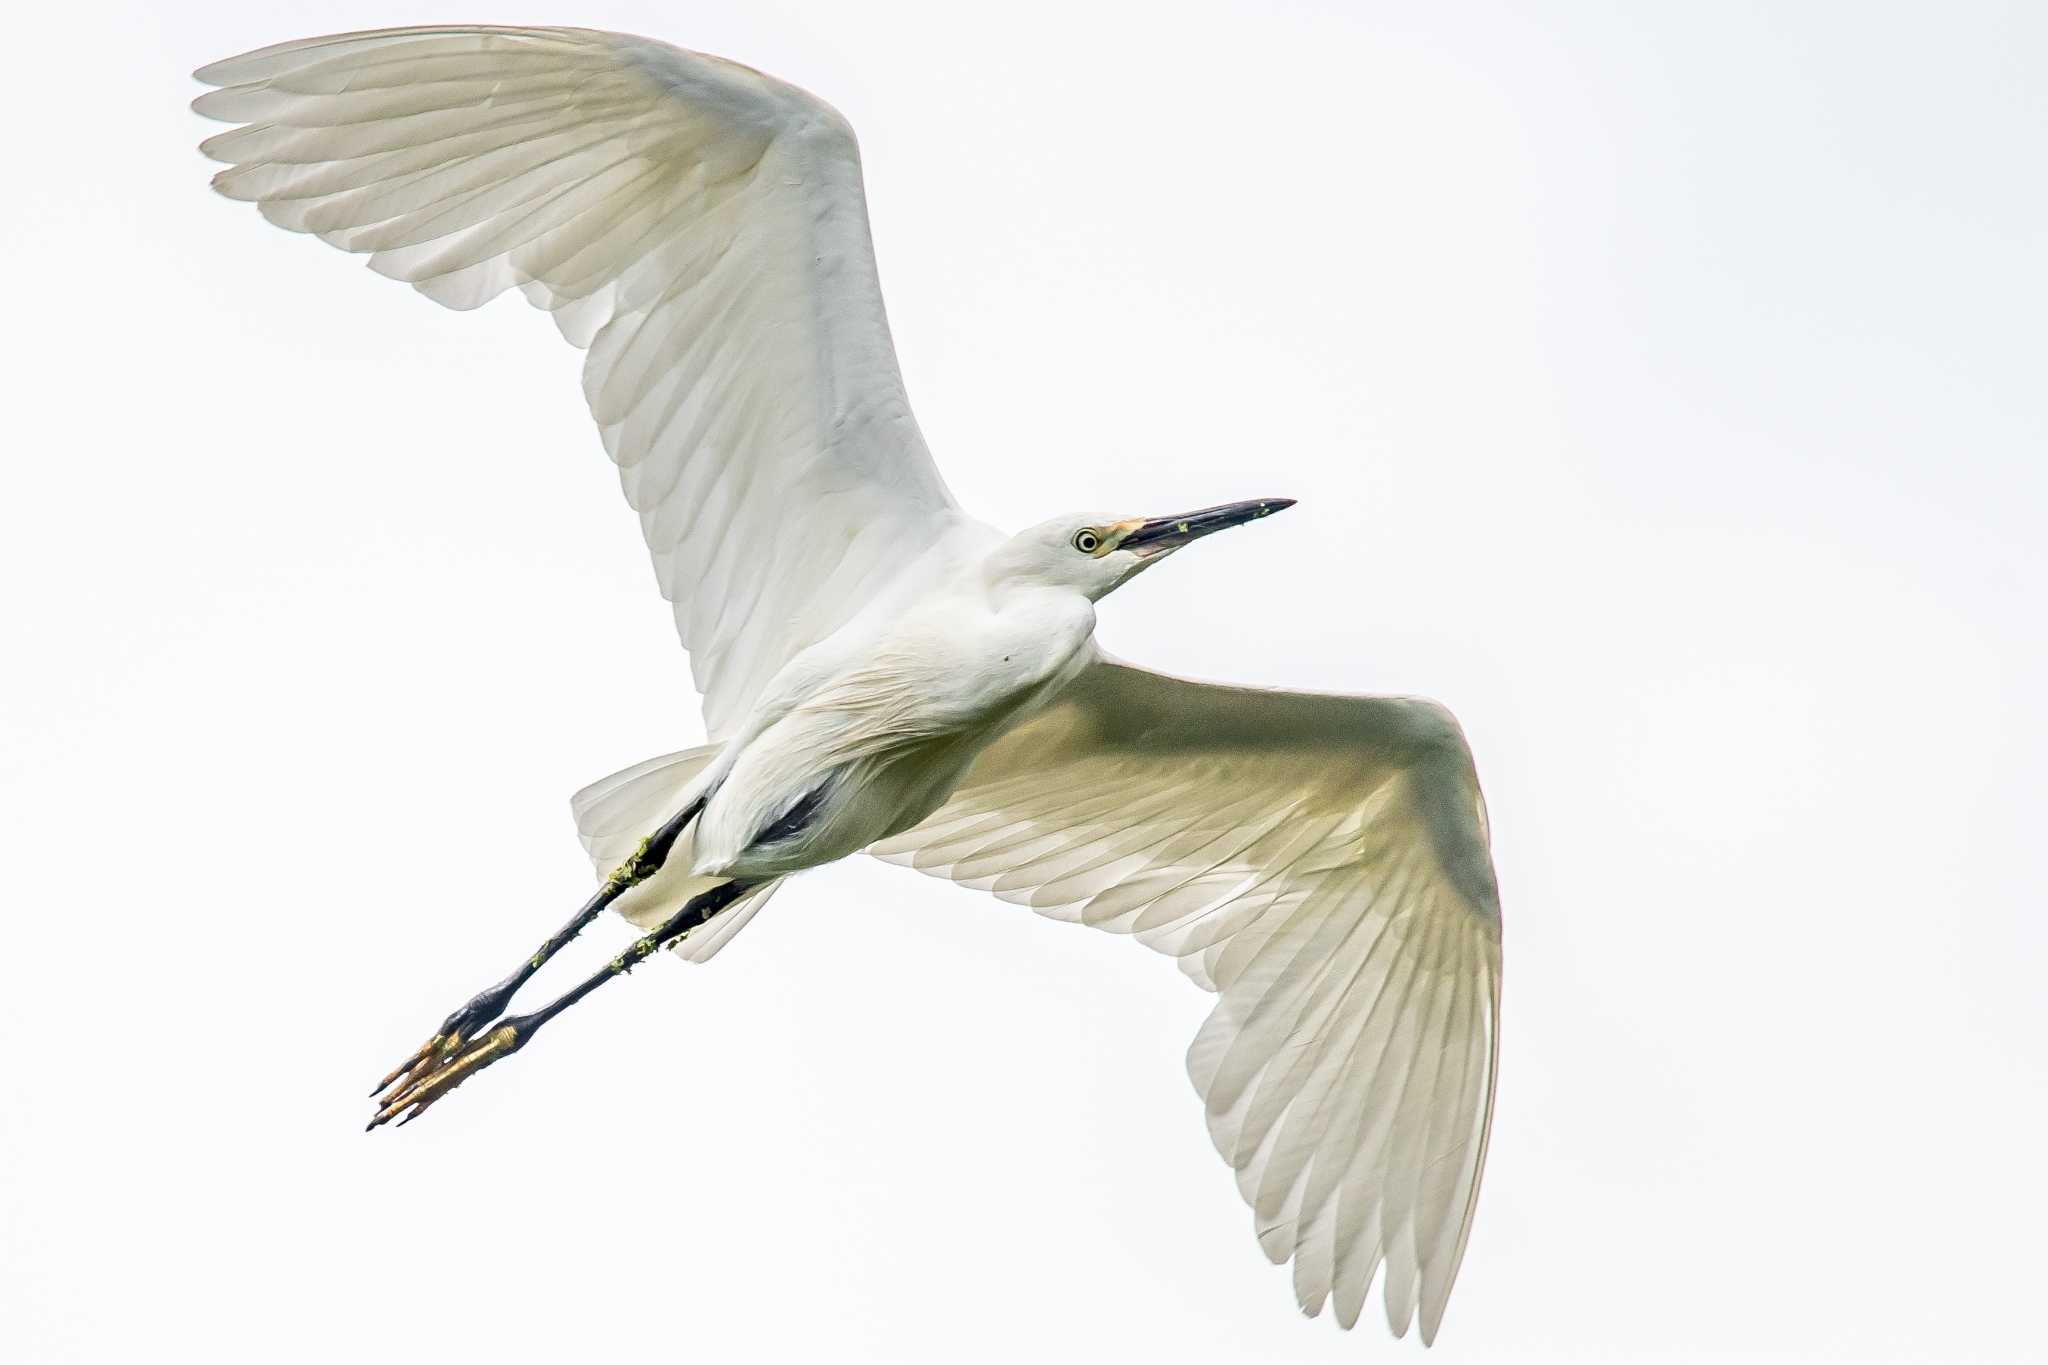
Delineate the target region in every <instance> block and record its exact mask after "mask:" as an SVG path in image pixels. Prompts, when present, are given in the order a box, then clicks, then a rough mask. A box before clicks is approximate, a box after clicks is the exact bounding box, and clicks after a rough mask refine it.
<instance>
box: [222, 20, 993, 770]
mask: <svg viewBox="0 0 2048 1365" xmlns="http://www.w3.org/2000/svg"><path fill="white" fill-rule="evenodd" d="M197 75H198V78H199V79H200V80H202V81H205V82H207V83H208V84H211V85H216V86H220V87H222V88H221V89H218V90H214V91H211V92H209V93H207V94H205V95H202V96H201V97H200V98H199V99H198V100H196V101H194V104H193V107H194V108H195V109H197V110H198V111H199V112H200V113H202V114H205V115H207V116H208V117H211V118H217V119H221V120H224V121H228V122H234V123H241V124H244V125H245V126H243V127H239V128H235V129H233V130H231V131H228V132H225V133H221V134H220V135H218V136H216V137H213V138H210V139H208V140H207V141H206V143H205V144H203V150H204V151H205V152H206V153H207V155H209V156H211V157H214V158H215V159H217V160H220V161H225V162H228V163H229V167H228V169H226V170H224V171H222V172H220V173H219V174H218V175H216V176H215V177H214V181H213V183H214V186H215V188H216V189H218V190H220V192H221V193H223V194H225V195H227V196H229V197H230V198H234V199H245V200H251V201H254V202H255V203H256V204H258V205H259V206H260V208H261V210H262V213H263V216H264V217H266V218H268V219H269V220H270V221H272V222H273V223H277V224H280V225H281V226H284V227H288V228H291V229H293V230H295V231H301V232H311V233H314V234H316V235H318V236H319V237H321V238H322V239H324V240H326V241H328V242H331V243H333V244H334V245H336V246H339V247H342V248H343V249H345V250H348V251H357V252H368V253H371V255H370V265H371V267H372V268H373V269H375V270H377V271H378V272H379V273H381V274H385V275H389V276H391V277H392V278H394V279H399V280H404V281H406V282H407V283H409V284H411V285H412V286H413V287H414V288H416V289H418V290H419V291H420V292H421V293H423V294H425V295H426V296H427V297H429V298H431V299H434V300H436V301H437V302H440V303H443V304H446V305H448V306H449V307H451V308H465V309H466V308H474V307H477V306H478V305H480V304H482V303H484V302H486V301H487V300H489V299H491V298H494V297H495V296H497V295H498V294H500V293H502V292H504V291H505V290H506V289H508V288H510V287H512V286H515V285H516V286H518V287H519V288H520V289H521V290H522V291H524V293H525V294H526V297H527V298H528V299H529V300H531V301H532V302H533V303H534V304H536V305H537V306H539V307H542V308H545V309H548V310H549V311H551V312H552V313H553V315H554V318H555V321H556V322H557V324H559V326H560V327H561V331H562V334H563V335H564V336H565V337H567V338H568V339H569V340H570V341H571V342H573V343H575V344H576V345H578V346H584V347H588V348H589V355H588V357H587V358H586V360H585V362H584V367H583V388H584V392H585V394H586V395H587V396H588V398H589V400H590V408H591V412H592V415H593V416H595V417H596V419H597V422H598V425H599V427H601V428H602V429H603V433H604V443H605V448H606V449H607V450H608V451H610V452H611V456H612V458H613V459H614V460H615V461H616V462H617V463H618V466H619V473H620V478H621V480H622V482H623V483H624V484H625V489H626V497H627V500H628V501H629V502H631V503H632V505H633V507H634V509H635V510H637V511H638V512H639V514H640V524H641V527H642V529H643V530H644V531H645V533H646V536H647V545H648V548H649V549H650V550H651V551H652V552H653V556H654V567H655V573H656V575H657V577H658V578H659V579H660V582H661V588H662V592H663V594H664V595H665V596H666V597H668V599H669V600H670V601H671V602H673V603H674V604H675V619H676V629H677V631H678V632H679V633H680V634H681V636H682V638H683V644H684V645H685V646H686V647H687V648H688V649H689V651H690V655H691V666H692V668H693V670H694V673H695V676H696V679H697V685H698V688H699V689H700V690H701V691H702V692H703V693H704V711H705V723H706V725H707V726H708V727H709V729H710V731H711V733H712V735H713V736H714V737H717V736H718V735H720V734H721V733H723V732H724V731H725V729H726V728H727V727H728V726H729V725H731V724H732V723H733V722H735V721H736V720H737V718H738V717H739V715H740V714H742V713H743V712H744V710H745V707H746V704H747V702H748V700H749V699H750V698H752V697H753V696H754V695H755V693H756V692H758V691H759V689H760V688H761V686H762V685H763V684H764V683H765V682H766V681H767V680H768V679H769V678H770V677H771V676H773V674H774V672H775V670H776V669H777V668H779V667H780V666H781V665H782V664H783V663H784V662H785V661H787V660H788V658H789V657H790V656H791V655H793V654H795V653H796V652H797V651H798V650H800V649H802V648H803V647H804V646H806V645H808V644H810V643H812V642H814V641H816V640H818V639H821V638H823V637H824V636H825V635H827V634H829V633H831V631H832V630H834V629H835V628H837V627H838V626H839V625H841V624H842V623H844V622H845V621H846V620H847V619H848V618H849V617H850V616H851V615H852V614H853V613H854V611H855V610H856V609H857V608H858V607H859V606H860V605H861V604H862V603H864V602H865V601H867V600H868V599H869V598H870V597H871V596H872V595H873V594H874V593H875V592H876V590H877V587H878V585H879V584H880V583H881V582H885V581H887V580H888V579H889V578H890V577H891V576H893V575H894V574H895V573H897V572H899V571H900V570H901V569H902V568H903V566H904V565H905V564H906V563H908V562H909V561H911V560H912V559H914V558H916V556H917V555H918V554H919V553H921V552H922V551H923V550H924V549H925V548H926V547H929V546H930V545H931V544H932V543H933V542H934V541H935V540H937V539H939V538H940V537H941V536H943V535H944V534H945V533H946V531H947V529H948V528H949V527H950V526H951V525H952V524H953V523H954V521H955V520H956V519H957V516H958V514H957V512H956V511H955V509H954V504H953V500H952V498H951V496H950V494H949V493H948V492H947V490H946V486H945V484H944V482H943V481H942V480H941V479H940V477H939V473H938V470H937V469H936V468H935V467H934V466H933V464H932V461H931V456H930V454H929V453H928V452H927V451H926V449H925V445H924V440H923V438H922V437H921V436H920V435H919V434H918V430H917V423H916V421H915V420H914V419H913V418H912V416H911V413H910V404H909V401H908V399H907V398H906V397H905V396H904V392H903V380H902V376H901V375H900V374H899V373H898V372H897V367H896V355H895V351H894V348H893V347H892V346H891V344H890V339H889V325H888V320H887V319H886V317H885V316H884V315H883V311H882V295H881V289H880V286H879V284H878V282H877V280H876V276H875V261H874V251H873V247H872V245H871V243H870V241H869V237H868V220H867V205H866V201H865V199H864V198H863V195H862V189H861V170H860V156H859V152H858V150H857V149H856V147H855V145H854V138H853V131H852V129H850V128H849V127H848V126H847V124H846V121H845V120H844V119H842V118H841V117H840V116H839V115H838V113H837V112H835V111H834V110H833V109H832V108H831V107H829V106H828V105H826V104H824V103H823V102H821V101H819V100H817V99H815V98H813V97H812V96H810V95H808V94H805V93H804V92H803V91H801V90H798V89H796V88H795V87H793V86H789V85H784V84H783V83H781V82H779V81H775V80H771V79H770V78H768V77H766V76H763V75H761V74H760V73H759V72H756V71H752V70H750V69H748V68H746V67H743V66H738V65H735V64H734V63H731V62H726V61H722V60H720V59H718V58H716V57H707V56H702V55H699V54H696V53H691V52H684V51H681V50H679V49H676V48H672V47H668V46H666V45H664V44H661V43H655V42H650V41H648V40H647V39H644V38H632V37H626V36H623V35H619V34H612V33H599V32H594V31H590V30H583V29H558V28H534V29H526V28H481V27H452V28H411V29H387V30H382V31H378V32H368V33H351V34H341V35H337V36H334V37H327V38H312V39H307V40H304V41H301V42H293V43H284V44H280V45H279V46H276V47H268V48H263V49H261V50H259V51H256V52H250V53H247V54H245V55H243V56H240V57H231V58H229V59H228V60H226V61H223V62H216V63H215V64H213V65H212V66H208V67H205V68H202V69H201V70H200V71H199V72H198V73H197Z"/></svg>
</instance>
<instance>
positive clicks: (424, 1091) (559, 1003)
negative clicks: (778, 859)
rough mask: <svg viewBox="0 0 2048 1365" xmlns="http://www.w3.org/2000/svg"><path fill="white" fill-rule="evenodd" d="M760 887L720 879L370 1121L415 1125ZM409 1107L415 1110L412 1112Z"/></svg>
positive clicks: (402, 1090)
mask: <svg viewBox="0 0 2048 1365" xmlns="http://www.w3.org/2000/svg"><path fill="white" fill-rule="evenodd" d="M758 885H759V883H758V882H744V881H739V880H734V881H729V882H720V883H719V884H718V885H717V886H714V887H712V888H711V889H710V890H708V891H704V892H700V893H699V894H697V895H695V896H692V897H691V898H690V901H689V903H688V904H687V905H685V906H684V907H683V908H682V909H681V910H678V911H677V912H676V913H675V914H673V915H671V916H670V917H669V918H668V919H666V920H664V921H663V922H662V924H661V926H660V927H659V928H657V929H655V930H653V931H652V932H650V933H648V934H647V935H645V936H644V937H642V938H639V939H636V940H634V942H633V945H632V946H631V947H629V948H628V949H626V951H625V952H623V953H620V954H619V955H618V956H617V957H615V958H613V959H612V960H611V961H610V962H608V963H606V964H605V965H604V966H603V967H601V968H599V969H598V970H597V971H595V972H593V973H591V974H590V975H589V976H588V977H585V978H584V979H583V980H582V981H581V982H579V983H578V984H577V985H575V986H573V987H571V988H570V989H569V990H566V991H564V992H562V994H561V995H559V996H557V997H556V998H555V999H553V1000H551V1001H549V1002H548V1003H547V1004H545V1005H543V1006H541V1007H540V1008H539V1009H537V1010H535V1011H534V1012H533V1013H532V1014H522V1015H519V1016H517V1017H515V1018H511V1019H506V1020H504V1021H503V1022H501V1023H499V1024H498V1026H497V1027H496V1028H494V1029H491V1030H490V1031H489V1032H488V1033H482V1034H478V1035H476V1037H475V1038H474V1039H472V1041H471V1042H470V1043H469V1044H468V1045H467V1046H466V1047H462V1048H461V1049H460V1050H459V1051H456V1052H455V1053H454V1054H453V1055H452V1056H450V1057H448V1058H447V1059H446V1060H445V1061H443V1062H442V1063H441V1064H440V1065H439V1066H437V1067H435V1068H434V1069H433V1070H431V1071H428V1072H426V1073H425V1074H422V1075H420V1076H418V1077H415V1078H413V1079H411V1080H408V1081H407V1082H406V1083H405V1084H404V1085H402V1086H400V1087H399V1088H398V1090H397V1091H396V1092H395V1093H394V1094H393V1095H392V1096H391V1097H390V1098H389V1099H388V1100H386V1101H385V1102H384V1104H383V1107H382V1108H380V1109H378V1111H377V1116H376V1117H375V1118H373V1119H371V1120H370V1127H371V1128H376V1127H379V1126H381V1125H383V1124H386V1123H389V1122H390V1121H391V1120H392V1119H399V1122H400V1124H401V1126H402V1125H404V1124H407V1123H411V1122H412V1121H413V1120H414V1119H416V1118H418V1117H419V1116H420V1115H421V1114H424V1113H425V1112H426V1111H427V1107H428V1106H429V1105H431V1104H433V1103H434V1101H436V1100H438V1099H440V1098H441V1097H442V1096H443V1095H445V1094H447V1093H448V1092H449V1091H451V1090H453V1089H454V1088H455V1087H456V1086H458V1085H461V1084H462V1083H463V1082H464V1081H466V1080H468V1079H469V1078H470V1077H471V1076H473V1075H475V1074H476V1073H477V1072H479V1071H481V1070H483V1069H484V1068H485V1067H487V1066H489V1065H491V1063H493V1062H496V1061H498V1060H500V1059H502V1058H505V1057H509V1056H511V1055H512V1054H513V1053H515V1052H517V1051H518V1050H519V1049H520V1048H522V1047H525V1046H526V1044H527V1041H528V1040H529V1039H531V1038H532V1037H533V1035H534V1034H536V1033H538V1032H539V1031H540V1027H541V1025H543V1024H545V1023H547V1021H548V1020H550V1019H552V1018H554V1017H555V1016H556V1015H558V1014H560V1013H561V1012H562V1011H563V1010H565V1009H568V1008H569V1006H571V1005H573V1004H575V1003H576V1002H577V1001H579V1000H581V999H582V998H583V997H584V996H586V995H589V994H590V993H591V992H592V991H594V990H596V989H597V988H598V987H599V986H602V985H603V984H604V983H605V982H607V981H610V980H612V979H613V978H615V977H620V976H624V975H625V974H626V973H628V972H630V971H632V970H633V969H634V968H635V967H637V966H639V965H640V964H641V963H642V962H645V961H646V960H647V959H648V958H650V957H652V956H654V954H655V953H656V952H658V951H660V950H661V949H663V948H668V947H673V946H674V945H675V944H677V943H679V942H681V941H682V940H683V939H684V938H686V937H688V935H689V934H690V932H691V931H692V930H694V929H696V928H697V927H698V926H700V925H702V924H703V923H704V922H705V921H707V920H709V919H710V918H711V917H712V916H713V915H715V914H717V913H718V912H719V911H721V910H723V909H725V907H726V906H728V905H731V904H732V903H733V902H734V901H736V900H738V899H739V898H740V897H741V896H743V895H745V894H746V893H747V892H748V891H750V890H752V889H753V888H754V887H755V886H758ZM408 1110H409V1111H410V1112H407V1111H408ZM400 1115H404V1117H403V1118H399V1116H400ZM366 1131H367V1130H366Z"/></svg>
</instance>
